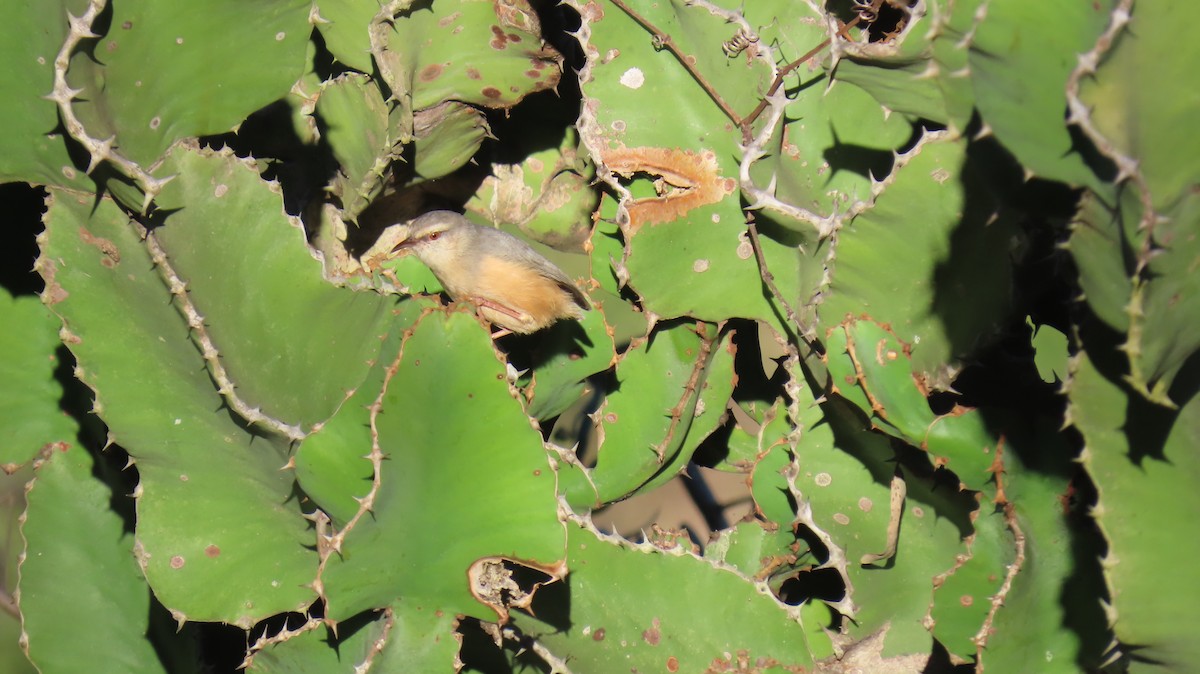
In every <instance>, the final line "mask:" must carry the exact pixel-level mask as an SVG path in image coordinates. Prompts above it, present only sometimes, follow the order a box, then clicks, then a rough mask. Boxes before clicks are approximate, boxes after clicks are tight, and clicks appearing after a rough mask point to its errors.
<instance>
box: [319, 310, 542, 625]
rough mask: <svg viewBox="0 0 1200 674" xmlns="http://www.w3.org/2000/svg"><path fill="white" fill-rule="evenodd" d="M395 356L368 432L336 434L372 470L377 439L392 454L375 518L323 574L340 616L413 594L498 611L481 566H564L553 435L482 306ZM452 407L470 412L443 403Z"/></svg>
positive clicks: (423, 329) (354, 533)
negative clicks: (480, 583) (479, 316)
mask: <svg viewBox="0 0 1200 674" xmlns="http://www.w3.org/2000/svg"><path fill="white" fill-rule="evenodd" d="M450 344H453V345H454V348H452V349H451V348H448V347H447V345H450ZM385 358H386V360H385V361H384V362H385V364H386V367H387V368H388V370H387V373H386V380H385V383H384V386H385V387H386V388H385V389H384V390H383V392H382V393H380V392H379V391H376V392H375V397H372V398H371V400H373V401H374V403H375V405H377V411H376V412H374V413H373V416H372V417H371V418H370V419H369V420H370V424H371V425H370V426H369V429H370V430H371V431H372V432H371V434H370V435H368V438H367V441H366V443H365V444H359V443H353V442H351V443H347V444H346V445H344V446H340V447H338V446H334V445H333V443H326V445H325V451H336V452H339V453H340V455H341V456H342V457H344V460H345V461H347V462H352V461H357V462H358V465H360V466H363V467H364V470H362V471H360V474H362V473H366V474H367V475H368V476H369V475H371V466H370V464H368V463H367V462H365V461H363V460H362V459H361V458H360V457H363V456H364V455H367V454H368V453H370V452H371V450H372V443H373V442H378V447H379V448H380V450H381V451H382V452H383V453H384V454H385V455H386V457H387V460H386V461H382V462H381V469H382V473H381V474H380V475H379V484H380V486H379V487H378V489H377V490H374V491H373V493H374V496H373V510H372V514H371V517H370V518H366V519H361V520H359V521H358V523H357V525H356V526H354V528H353V529H352V530H349V531H348V534H347V536H346V540H345V546H344V548H343V552H342V554H341V555H337V554H334V555H333V556H331V557H329V558H328V560H327V566H326V567H325V569H324V572H323V575H322V577H321V580H322V583H323V586H324V592H325V596H326V599H327V602H328V607H329V608H328V611H329V615H330V616H331V617H332V618H334V619H335V620H339V621H340V620H344V619H346V618H348V617H350V616H352V615H355V614H357V613H359V612H360V611H363V610H366V609H370V608H380V607H384V606H387V605H389V604H391V603H392V602H393V601H394V600H396V599H397V598H402V599H403V600H404V601H405V602H412V603H413V604H414V605H415V606H416V607H418V608H419V609H420V610H423V611H427V612H433V611H435V610H441V611H444V612H446V613H448V614H452V615H453V614H464V615H475V616H482V617H485V618H486V617H490V615H491V614H490V611H488V610H486V609H485V607H484V605H482V604H481V603H480V602H479V601H477V599H476V596H475V595H473V594H472V591H473V588H472V585H471V584H470V583H468V579H467V576H468V570H469V569H471V568H472V565H476V564H477V563H486V560H489V559H503V560H509V561H512V562H514V563H519V564H526V565H531V566H534V567H535V568H539V569H545V570H546V571H547V572H548V573H551V574H552V575H553V574H554V573H561V572H560V571H555V569H557V566H556V565H558V564H560V561H559V560H561V558H562V553H563V549H562V544H563V538H562V536H563V534H562V525H561V524H560V523H559V522H558V519H557V517H556V515H555V509H554V507H553V503H554V473H553V472H552V471H551V469H550V464H549V462H548V460H547V455H546V452H545V449H544V448H543V447H542V443H541V439H540V437H539V436H538V434H537V432H535V431H534V430H533V429H532V428H531V427H530V424H529V419H528V417H526V416H525V414H524V413H523V411H522V410H521V406H520V404H519V403H518V401H517V400H515V399H514V397H513V393H512V391H511V390H510V388H509V384H508V382H507V379H506V378H507V373H506V370H505V365H504V364H503V363H502V362H500V360H498V359H497V357H496V353H495V351H494V349H493V347H492V345H491V338H490V337H489V335H488V334H487V331H486V330H484V328H483V327H482V326H481V325H480V323H479V321H478V320H476V319H475V317H474V316H471V315H469V314H466V313H462V312H461V311H456V312H452V313H449V314H443V313H440V312H433V313H429V314H427V315H425V316H423V317H422V318H420V319H419V320H418V321H417V322H416V324H415V325H414V326H413V327H412V328H411V329H410V330H408V331H406V332H405V333H404V337H403V338H402V343H401V345H400V349H399V352H398V354H394V355H391V356H385ZM448 409H455V410H458V411H459V412H461V413H462V414H464V415H466V416H464V421H463V422H462V423H457V422H455V423H448V422H446V421H445V420H444V418H443V416H442V415H441V414H434V413H432V412H431V411H432V410H448ZM466 419H474V420H480V419H486V420H487V423H476V422H468V421H466ZM375 433H377V434H378V435H377V436H376V435H375ZM376 437H377V440H376V439H375V438H376ZM309 449H310V448H309V447H308V445H307V444H306V445H305V447H304V448H303V451H302V452H301V457H300V458H299V460H300V461H305V460H308V459H307V458H306V457H305V456H304V453H305V452H307V451H309ZM360 485H362V486H360V487H359V488H358V489H356V490H355V491H354V492H351V494H350V495H352V496H359V497H360V498H362V497H366V495H367V493H368V491H370V487H371V485H370V483H369V482H365V483H364V482H360ZM482 495H486V497H487V498H486V499H485V500H483V501H481V500H480V497H481V496H482ZM472 503H476V504H478V505H479V507H478V508H474V507H469V504H472ZM438 504H441V505H438ZM435 509H436V518H437V520H438V526H436V527H431V526H429V525H428V522H427V521H426V517H427V516H434V512H435ZM433 551H437V553H436V554H431V553H432V552H433ZM492 607H493V608H494V609H495V610H496V611H497V612H500V611H503V610H504V609H503V607H501V606H498V605H495V604H493V605H492Z"/></svg>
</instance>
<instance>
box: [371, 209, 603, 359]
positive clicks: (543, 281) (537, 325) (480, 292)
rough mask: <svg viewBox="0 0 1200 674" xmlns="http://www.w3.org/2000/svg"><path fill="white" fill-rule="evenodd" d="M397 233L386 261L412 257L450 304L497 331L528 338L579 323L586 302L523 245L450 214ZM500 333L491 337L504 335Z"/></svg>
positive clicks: (421, 219) (412, 224)
mask: <svg viewBox="0 0 1200 674" xmlns="http://www.w3.org/2000/svg"><path fill="white" fill-rule="evenodd" d="M399 227H401V228H403V229H402V231H401V232H400V235H401V237H402V238H401V240H400V242H399V243H397V244H396V245H395V246H394V247H393V248H392V250H391V254H392V255H396V254H403V253H404V252H405V251H412V252H413V253H414V254H416V256H417V258H418V259H420V260H421V262H423V263H424V264H425V266H427V267H429V269H430V270H431V271H433V275H434V276H436V277H437V279H438V281H440V282H441V284H442V287H443V288H445V290H446V293H447V294H449V295H450V298H451V299H453V300H462V301H466V302H470V303H472V304H474V305H475V306H476V307H478V309H479V314H480V315H481V316H483V318H485V319H486V320H488V321H489V322H491V323H492V324H493V325H496V326H499V327H500V328H502V329H503V331H509V332H515V333H518V334H523V335H525V334H529V333H532V332H537V331H538V330H541V329H542V328H545V327H548V326H549V325H551V324H553V323H555V322H556V321H559V320H561V319H564V318H571V319H575V320H578V319H581V318H583V312H585V311H587V310H588V309H589V308H590V305H589V304H588V300H587V296H585V295H584V294H583V292H582V291H580V290H579V288H577V287H575V284H573V283H572V282H571V279H570V278H568V277H567V275H566V274H564V273H563V271H562V270H561V269H559V268H558V267H556V266H554V263H553V262H551V261H549V260H547V259H546V258H545V257H542V255H541V254H539V253H538V252H537V251H535V250H534V249H533V248H530V247H529V245H528V244H526V243H525V242H524V241H522V240H520V239H518V238H517V237H515V236H512V235H511V234H508V233H506V232H502V231H500V230H498V229H494V228H492V227H481V226H479V225H476V224H474V223H473V222H471V221H469V220H467V219H466V218H464V217H463V216H461V215H459V214H458V213H455V212H453V211H430V212H429V213H425V214H424V215H422V216H420V217H418V218H416V219H415V220H413V221H412V222H410V223H408V224H407V225H403V224H402V225H399ZM503 331H502V332H500V333H497V334H496V335H494V336H501V335H503V334H508V333H507V332H503Z"/></svg>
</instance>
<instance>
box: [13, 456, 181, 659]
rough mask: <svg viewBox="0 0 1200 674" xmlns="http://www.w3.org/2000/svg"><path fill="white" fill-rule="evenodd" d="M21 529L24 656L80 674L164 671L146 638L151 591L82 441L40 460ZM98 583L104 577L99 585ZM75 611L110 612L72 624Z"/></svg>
mask: <svg viewBox="0 0 1200 674" xmlns="http://www.w3.org/2000/svg"><path fill="white" fill-rule="evenodd" d="M37 463H38V465H37V466H36V472H35V478H34V481H33V482H32V487H31V488H30V489H29V491H28V494H27V495H26V501H27V504H28V505H27V507H26V510H25V521H24V524H22V526H21V535H22V537H24V539H25V559H24V562H22V564H21V581H20V588H19V589H20V604H19V607H20V610H21V616H22V625H23V630H24V633H25V635H27V636H26V638H27V640H28V643H27V645H26V646H25V649H26V653H27V654H28V655H29V659H30V660H31V661H32V662H33V663H35V664H36V665H37V667H38V669H39V670H40V671H43V672H79V671H88V670H91V669H94V668H95V665H96V663H97V662H104V663H105V666H106V667H112V668H114V669H117V670H120V671H122V672H165V671H167V670H166V669H165V668H164V667H163V665H162V664H161V663H160V662H159V659H158V657H157V656H156V655H155V652H154V647H153V646H152V645H151V643H150V641H149V640H148V639H147V638H146V631H147V627H148V625H149V616H150V588H149V587H147V586H146V582H145V579H143V578H142V574H141V572H140V570H139V569H138V565H137V562H136V561H135V560H134V558H133V555H132V554H131V553H132V548H133V539H132V537H131V536H129V535H128V534H126V533H125V531H124V528H125V523H124V521H123V520H122V519H121V517H120V516H119V515H117V514H116V513H115V512H113V511H112V510H110V509H109V498H110V497H111V494H110V492H109V490H108V489H107V488H106V487H105V485H104V483H102V482H100V481H98V480H96V479H95V478H93V477H92V464H93V461H92V457H91V455H90V454H88V452H87V450H85V449H83V448H81V447H67V446H65V445H64V446H62V447H56V448H50V449H48V450H47V451H45V452H44V453H43V454H42V456H41V457H40V458H39V460H38V462H37ZM101 579H103V580H102V581H101ZM80 611H86V612H87V613H88V614H90V615H103V616H108V618H107V619H105V620H90V621H86V622H85V623H84V624H83V625H80V624H78V620H77V617H78V615H79V612H80Z"/></svg>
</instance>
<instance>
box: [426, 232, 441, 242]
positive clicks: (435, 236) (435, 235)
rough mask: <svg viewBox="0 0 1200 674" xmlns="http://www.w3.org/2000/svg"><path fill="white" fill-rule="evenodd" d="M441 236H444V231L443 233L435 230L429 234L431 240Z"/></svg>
mask: <svg viewBox="0 0 1200 674" xmlns="http://www.w3.org/2000/svg"><path fill="white" fill-rule="evenodd" d="M441 236H442V233H441V232H434V233H433V234H430V235H429V240H430V241H437V240H438V239H439V238H441Z"/></svg>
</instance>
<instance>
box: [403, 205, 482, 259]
mask: <svg viewBox="0 0 1200 674" xmlns="http://www.w3.org/2000/svg"><path fill="white" fill-rule="evenodd" d="M401 227H402V228H403V230H402V231H403V234H404V235H405V236H404V238H403V239H402V240H401V241H400V242H398V243H396V244H395V246H394V247H393V248H392V251H391V252H392V254H400V253H403V252H405V251H412V253H413V254H414V255H416V256H417V258H419V259H420V260H421V262H424V263H425V265H426V266H427V267H429V268H430V269H432V270H434V272H435V273H436V272H437V271H439V270H442V269H448V268H452V267H463V266H465V265H468V264H470V263H471V262H472V260H473V258H474V255H473V254H472V251H471V246H472V244H473V243H474V241H475V225H473V224H471V222H470V221H469V220H467V219H466V218H464V217H463V216H461V215H459V214H458V213H455V212H453V211H431V212H429V213H426V214H424V215H422V216H420V217H418V218H416V219H414V220H413V221H412V222H410V223H408V224H407V225H401Z"/></svg>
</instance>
